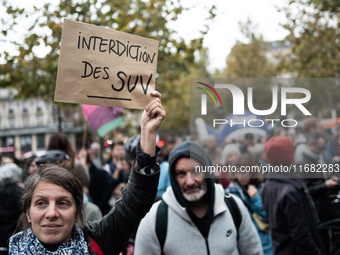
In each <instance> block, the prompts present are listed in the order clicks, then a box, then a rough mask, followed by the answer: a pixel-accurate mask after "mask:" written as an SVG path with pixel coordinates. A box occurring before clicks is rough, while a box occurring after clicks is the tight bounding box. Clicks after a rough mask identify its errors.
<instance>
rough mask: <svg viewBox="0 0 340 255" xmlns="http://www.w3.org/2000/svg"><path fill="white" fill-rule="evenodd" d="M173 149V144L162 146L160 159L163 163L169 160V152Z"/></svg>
mask: <svg viewBox="0 0 340 255" xmlns="http://www.w3.org/2000/svg"><path fill="white" fill-rule="evenodd" d="M173 148H175V145H174V144H166V145H164V147H163V148H162V152H161V157H162V158H163V160H164V161H168V160H169V154H170V152H171V151H172V149H173Z"/></svg>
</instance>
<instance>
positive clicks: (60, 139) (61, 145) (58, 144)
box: [46, 133, 75, 159]
mask: <svg viewBox="0 0 340 255" xmlns="http://www.w3.org/2000/svg"><path fill="white" fill-rule="evenodd" d="M46 150H48V151H51V150H61V151H63V152H65V153H66V154H67V155H69V157H70V158H72V159H74V158H75V152H74V150H73V149H72V146H71V143H70V141H69V140H68V138H67V136H66V135H65V134H63V133H55V134H52V135H51V136H50V139H49V141H48V145H47V148H46Z"/></svg>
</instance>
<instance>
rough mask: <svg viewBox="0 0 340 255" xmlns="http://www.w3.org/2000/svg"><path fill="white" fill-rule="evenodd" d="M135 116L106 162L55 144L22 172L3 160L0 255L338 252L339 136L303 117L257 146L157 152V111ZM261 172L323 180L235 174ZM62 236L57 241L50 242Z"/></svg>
mask: <svg viewBox="0 0 340 255" xmlns="http://www.w3.org/2000/svg"><path fill="white" fill-rule="evenodd" d="M154 96H155V97H156V99H159V98H160V95H159V94H158V93H157V94H155V95H154ZM156 99H155V100H156ZM158 102H159V103H158ZM144 113H145V114H144V115H143V116H142V119H141V126H142V131H141V134H139V135H136V136H133V137H130V138H128V139H127V140H126V141H125V142H122V141H116V142H114V143H113V144H112V145H111V152H110V158H109V159H108V160H107V161H106V162H105V161H104V157H103V155H101V154H100V153H99V151H100V150H99V148H100V145H99V144H98V143H97V142H94V143H92V144H91V145H90V146H88V148H80V149H79V150H78V151H75V150H74V149H73V148H72V146H71V144H70V142H69V141H68V139H67V136H66V135H64V134H60V133H58V134H53V135H52V136H51V137H50V140H49V143H48V146H47V148H46V149H47V152H46V154H45V155H43V156H39V157H37V156H35V155H32V156H31V157H29V158H28V159H26V160H25V161H24V162H23V163H21V164H20V163H19V161H18V160H17V159H15V158H14V157H3V158H2V165H1V167H0V200H1V204H0V216H1V217H0V221H1V222H0V254H8V252H9V254H21V253H19V252H20V251H21V250H20V249H28V250H29V249H30V248H29V245H32V246H33V247H34V248H32V250H31V251H30V252H27V253H25V254H74V253H70V252H75V251H76V252H78V253H77V254H122V255H125V254H127V255H132V254H136V255H138V254H140V255H145V254H155V255H156V254H165V255H171V254H176V255H177V254H235V255H236V254H244V255H249V254H250V255H251V254H254V255H255V254H266V255H269V254H275V255H276V254H278V255H280V254H320V255H321V254H329V255H330V254H337V252H340V249H337V245H338V244H337V241H336V240H337V238H340V236H338V237H336V236H335V234H334V233H333V232H332V227H333V226H334V227H335V226H337V224H338V223H337V219H339V218H340V204H339V203H338V200H337V195H338V194H339V190H340V189H339V185H338V177H337V176H338V175H339V174H340V173H339V172H340V171H336V169H339V165H338V164H340V125H339V126H338V127H337V129H336V130H334V132H329V131H330V130H325V129H323V128H322V126H321V122H320V120H319V119H317V118H315V117H309V118H307V119H305V121H304V124H303V128H302V129H301V130H300V131H299V132H296V133H295V134H292V132H288V131H287V130H286V129H285V128H283V127H277V128H275V129H274V128H273V129H272V130H271V131H270V132H268V134H267V136H266V137H256V136H254V135H253V134H251V133H248V134H245V136H244V137H243V138H242V139H234V140H232V141H229V142H225V143H223V144H222V146H218V143H217V141H216V139H215V137H214V136H208V137H207V138H206V139H204V140H203V141H198V140H195V141H193V139H192V140H190V139H188V140H187V141H185V140H186V139H183V140H176V141H175V142H173V143H168V144H165V145H164V146H163V148H162V150H160V148H159V147H157V146H156V133H157V129H158V127H159V125H160V123H161V121H162V119H163V118H164V116H165V112H164V110H163V108H162V106H161V104H160V101H157V103H155V102H153V103H150V104H149V106H148V107H147V108H146V110H145V112H144ZM156 120H157V121H156ZM150 121H153V122H150ZM150 123H151V124H150ZM143 127H144V128H143ZM150 130H152V132H151V131H150ZM155 148H156V149H155ZM156 161H157V163H156ZM46 164H47V167H46ZM56 165H58V166H56ZM212 165H220V166H233V167H235V169H236V171H233V172H220V173H218V174H216V173H215V175H214V176H213V177H214V178H205V177H206V176H205V174H204V173H200V172H198V173H195V171H194V169H195V166H212ZM260 165H261V166H269V165H271V166H292V165H294V166H295V169H296V168H297V169H305V168H306V169H310V168H311V167H312V166H314V168H318V167H320V168H322V169H324V170H326V171H308V174H305V175H299V174H298V173H296V172H290V173H289V174H286V173H285V174H282V175H278V176H277V175H276V176H271V175H270V174H269V175H263V174H261V172H260V171H259V172H255V171H254V172H242V171H240V170H241V168H242V167H244V166H249V167H252V166H260ZM299 167H300V168H299ZM65 169H66V170H65ZM329 169H332V171H330V170H329ZM328 170H329V171H328ZM69 173H71V175H69ZM55 179H57V180H55ZM59 179H60V180H59ZM151 179H152V180H151ZM69 182H77V185H75V184H73V185H71V184H70V183H69ZM43 184H44V185H43ZM156 189H157V190H156ZM58 191H60V192H61V193H62V194H63V196H62V198H60V197H58V196H57V195H56V194H58ZM39 192H40V193H39ZM54 193H55V194H54ZM41 197H43V198H41ZM64 197H66V198H65V199H64ZM53 203H56V205H54V204H53ZM52 204H53V206H54V207H58V208H57V209H55V208H54V209H53V208H52V209H51V207H53V206H52ZM64 204H65V205H64ZM19 205H21V206H19ZM71 205H72V206H71ZM71 208H72V210H71ZM149 210H150V211H149ZM148 211H149V212H148ZM147 212H148V213H147ZM71 216H72V217H71ZM144 216H145V217H144ZM59 219H61V220H59ZM54 220H55V222H54ZM53 222H54V223H53ZM61 222H63V223H61ZM59 225H60V226H59ZM61 225H62V226H61ZM59 228H63V229H67V230H65V231H66V234H63V235H62V236H61V237H60V236H58V234H55V233H59V232H58V231H59V230H58V229H59ZM109 228H111V229H109ZM21 231H22V232H21ZM61 232H63V231H61ZM14 233H15V235H14V236H13V234H14ZM22 233H25V234H22ZM54 234H55V235H56V236H57V237H55V236H53V235H54ZM49 238H50V239H49ZM56 238H57V241H55V239H56ZM58 238H59V239H58ZM52 239H53V240H54V241H53V242H51V241H50V240H52ZM65 243H67V244H68V245H64V244H65ZM28 244H29V245H28ZM27 245H28V246H27ZM66 247H71V248H66ZM58 251H60V253H58ZM39 252H40V253H39ZM47 252H50V253H47ZM86 252H87V253H86Z"/></svg>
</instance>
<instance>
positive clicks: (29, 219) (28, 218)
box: [26, 210, 32, 223]
mask: <svg viewBox="0 0 340 255" xmlns="http://www.w3.org/2000/svg"><path fill="white" fill-rule="evenodd" d="M26 217H27V221H28V223H32V222H31V217H30V215H29V213H28V210H27V211H26Z"/></svg>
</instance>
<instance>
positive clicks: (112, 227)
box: [85, 91, 165, 255]
mask: <svg viewBox="0 0 340 255" xmlns="http://www.w3.org/2000/svg"><path fill="white" fill-rule="evenodd" d="M151 95H152V96H154V97H155V98H154V99H153V100H152V101H151V102H150V103H149V104H148V105H147V106H146V108H145V110H144V112H143V114H142V117H141V121H140V124H141V141H140V145H137V156H136V161H135V163H134V164H133V166H132V169H131V174H130V178H129V181H128V184H127V186H126V188H125V189H124V190H123V191H122V199H119V200H118V201H117V202H116V204H115V206H114V207H113V208H112V209H111V211H110V212H109V213H108V214H107V215H105V216H104V217H103V219H102V220H101V221H97V222H90V223H88V224H87V225H86V228H85V231H86V233H87V234H88V235H89V236H90V237H91V238H92V239H94V240H95V241H96V243H97V244H98V245H99V247H100V248H101V249H102V251H103V253H104V254H112V255H115V254H117V255H118V254H119V253H120V252H121V250H122V249H123V248H124V246H125V244H126V242H127V241H128V239H129V237H130V235H131V234H132V233H133V231H134V230H135V229H136V228H137V226H138V224H139V222H140V220H141V219H142V218H143V217H144V216H145V214H146V213H147V212H148V211H149V210H150V208H151V206H152V204H153V202H154V199H155V196H156V193H157V185H158V179H159V166H158V164H157V163H156V156H157V155H158V154H159V152H160V149H159V148H157V146H156V135H157V130H158V128H159V126H160V124H161V122H162V121H163V119H164V118H165V111H164V109H163V106H162V104H161V100H160V99H161V95H160V93H158V92H156V91H154V92H152V93H151Z"/></svg>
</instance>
